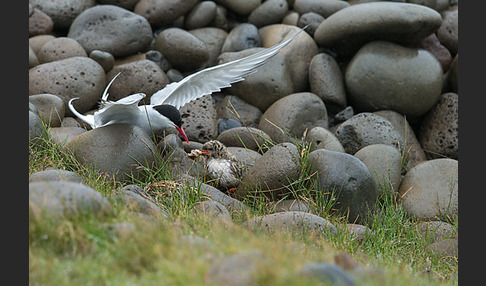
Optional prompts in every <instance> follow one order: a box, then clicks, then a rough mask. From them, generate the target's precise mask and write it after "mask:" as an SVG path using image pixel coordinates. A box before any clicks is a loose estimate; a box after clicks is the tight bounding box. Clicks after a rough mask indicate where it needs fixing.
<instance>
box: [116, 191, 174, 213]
mask: <svg viewBox="0 0 486 286" xmlns="http://www.w3.org/2000/svg"><path fill="white" fill-rule="evenodd" d="M141 194H145V191H144V190H143V189H142V188H141V187H139V186H137V185H126V186H125V187H123V188H122V189H121V190H120V191H119V192H117V193H116V194H115V197H116V199H118V201H119V202H120V203H122V204H123V205H124V206H125V208H126V209H127V210H129V211H134V212H140V213H143V214H146V215H149V216H155V217H160V218H162V217H163V218H167V217H168V216H169V215H168V214H167V212H166V211H164V210H163V209H161V208H160V207H159V206H157V205H156V204H155V201H154V200H153V199H148V198H150V196H149V195H147V194H145V195H141Z"/></svg>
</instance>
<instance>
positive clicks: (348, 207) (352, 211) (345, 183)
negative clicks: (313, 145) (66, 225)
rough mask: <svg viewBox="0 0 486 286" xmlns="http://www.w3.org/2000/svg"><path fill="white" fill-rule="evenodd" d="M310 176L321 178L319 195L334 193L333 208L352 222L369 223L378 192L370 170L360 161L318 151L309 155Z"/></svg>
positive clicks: (342, 155) (339, 153) (319, 179)
mask: <svg viewBox="0 0 486 286" xmlns="http://www.w3.org/2000/svg"><path fill="white" fill-rule="evenodd" d="M308 160H309V164H310V173H316V174H317V184H318V185H317V188H318V191H319V192H322V193H328V192H331V193H332V195H333V196H334V197H335V201H336V204H335V205H334V207H333V208H335V209H337V210H338V211H339V212H340V213H341V214H344V215H346V216H347V220H348V222H352V223H354V222H360V221H361V220H364V219H366V217H367V215H368V213H369V211H370V210H371V208H372V207H373V206H374V204H375V202H376V199H377V195H378V189H377V186H376V185H375V181H374V180H373V177H372V175H371V172H370V171H369V169H368V167H366V165H365V164H364V163H363V162H362V161H361V160H359V159H358V158H356V157H354V156H352V155H350V154H346V153H341V152H334V151H329V150H325V149H318V150H315V151H312V152H310V153H309V156H308Z"/></svg>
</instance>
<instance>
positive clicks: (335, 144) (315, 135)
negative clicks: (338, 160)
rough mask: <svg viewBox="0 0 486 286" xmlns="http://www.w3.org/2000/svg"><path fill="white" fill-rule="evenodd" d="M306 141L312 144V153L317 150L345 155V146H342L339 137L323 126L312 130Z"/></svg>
mask: <svg viewBox="0 0 486 286" xmlns="http://www.w3.org/2000/svg"><path fill="white" fill-rule="evenodd" d="M304 141H305V142H309V143H311V146H310V152H312V151H314V150H317V149H326V150H330V151H336V152H342V153H344V148H343V145H341V142H339V140H338V139H337V137H336V136H335V135H334V134H333V133H332V132H331V131H329V130H328V129H326V128H324V127H321V126H316V127H314V128H312V129H310V130H309V131H308V132H307V135H306V136H305V138H304Z"/></svg>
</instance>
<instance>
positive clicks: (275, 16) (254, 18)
mask: <svg viewBox="0 0 486 286" xmlns="http://www.w3.org/2000/svg"><path fill="white" fill-rule="evenodd" d="M288 10H289V5H288V3H287V1H286V0H267V1H264V2H263V3H262V4H261V5H260V6H258V7H257V8H256V9H254V10H253V11H251V13H250V15H248V23H250V24H253V25H255V26H256V27H263V26H267V25H271V24H278V23H280V21H282V19H283V17H285V15H286V14H287V11H288Z"/></svg>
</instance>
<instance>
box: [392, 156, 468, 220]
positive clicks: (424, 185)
mask: <svg viewBox="0 0 486 286" xmlns="http://www.w3.org/2000/svg"><path fill="white" fill-rule="evenodd" d="M399 194H400V197H401V203H402V206H403V209H404V210H405V211H406V212H407V213H408V214H409V215H410V216H411V217H412V218H414V219H418V220H441V219H446V218H448V217H449V218H451V217H454V216H455V215H457V213H458V196H459V185H458V161H457V160H453V159H434V160H429V161H425V162H423V163H420V164H418V165H417V166H415V167H413V168H412V169H410V170H409V171H408V172H407V174H406V175H405V177H404V178H403V180H402V183H401V184H400V188H399Z"/></svg>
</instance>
